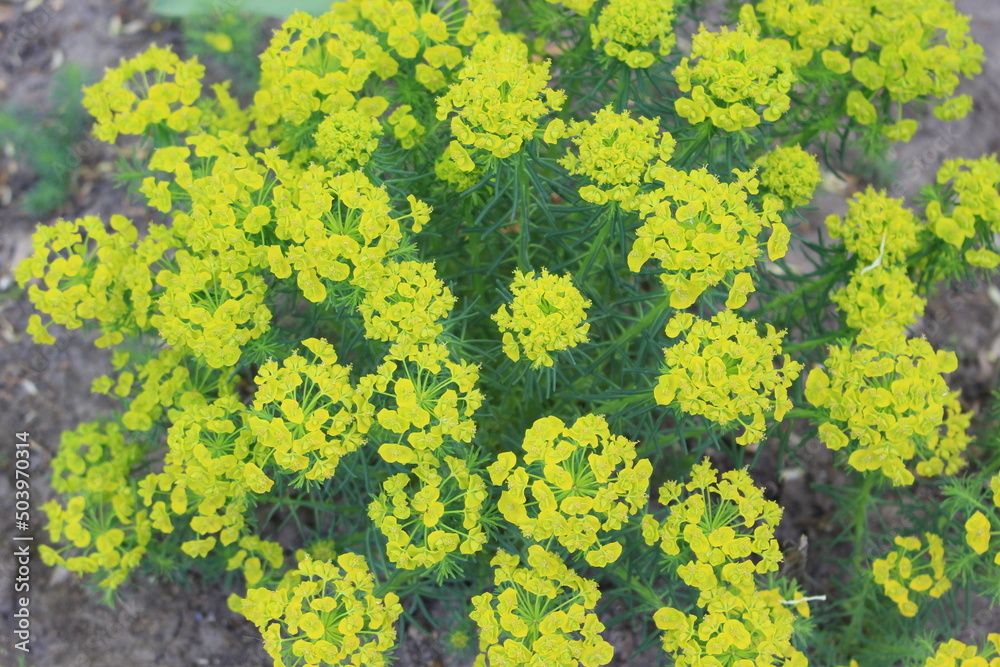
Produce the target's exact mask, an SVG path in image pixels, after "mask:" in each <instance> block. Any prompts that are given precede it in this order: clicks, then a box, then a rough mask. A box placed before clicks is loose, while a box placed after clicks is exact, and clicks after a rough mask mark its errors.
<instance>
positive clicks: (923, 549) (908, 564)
mask: <svg viewBox="0 0 1000 667" xmlns="http://www.w3.org/2000/svg"><path fill="white" fill-rule="evenodd" d="M924 540H925V541H926V544H924V542H922V541H921V540H920V538H919V537H916V536H910V537H903V536H901V535H897V536H896V539H895V543H896V549H895V550H893V551H890V552H889V553H888V554H887V555H886V557H885V558H879V559H876V560H875V562H874V563H872V573H873V574H874V575H875V583H877V584H879V585H881V586H882V588H883V589H884V590H885V594H886V595H887V596H889V598H890V599H891V600H892V601H893V602H895V603H896V605H897V606H898V607H899V613H901V614H902V615H903V616H915V615H916V613H917V610H918V608H919V607H918V605H917V603H916V602H914V601H913V600H911V599H910V593H911V592H913V593H914V594H916V595H918V597H923V596H924V595H926V596H928V597H932V598H939V597H941V596H942V595H943V594H944V592H945V591H947V590H948V589H949V588H951V580H950V579H948V577H947V576H945V562H944V542H942V540H941V538H940V536H938V535H935V534H934V533H924Z"/></svg>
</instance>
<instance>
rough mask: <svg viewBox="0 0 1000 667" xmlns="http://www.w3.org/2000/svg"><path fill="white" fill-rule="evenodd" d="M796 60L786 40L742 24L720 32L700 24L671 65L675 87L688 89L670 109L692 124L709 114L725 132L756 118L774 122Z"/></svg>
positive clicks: (752, 124) (793, 79) (785, 100)
mask: <svg viewBox="0 0 1000 667" xmlns="http://www.w3.org/2000/svg"><path fill="white" fill-rule="evenodd" d="M695 59H697V63H694V64H692V61H693V60H695ZM800 64H801V58H800V57H799V54H798V53H796V52H794V51H793V50H792V47H791V45H790V44H789V43H788V42H786V41H785V40H783V39H761V38H760V37H759V36H758V34H757V32H756V31H755V30H753V29H752V28H748V27H747V26H745V25H743V24H742V23H741V24H739V25H738V26H737V28H736V29H735V30H732V31H731V30H729V28H728V27H726V26H723V27H722V29H721V30H720V31H719V32H712V31H710V30H706V29H705V27H704V26H702V27H701V29H700V30H699V31H698V32H697V33H695V35H694V38H693V40H692V46H691V56H690V57H686V58H683V59H682V60H681V63H680V65H678V66H677V68H676V69H674V78H675V79H676V81H677V87H678V88H680V89H681V91H682V92H685V93H690V97H681V98H679V99H678V100H677V101H676V102H675V103H674V108H675V109H676V110H677V114H678V115H679V116H681V117H682V118H686V119H687V120H688V122H690V123H692V124H698V123H701V122H703V121H705V120H706V119H708V120H710V121H711V122H712V125H714V126H715V127H718V128H720V129H723V130H725V131H727V132H736V131H739V130H743V129H745V128H748V127H756V126H757V125H758V124H759V123H760V121H761V118H763V119H764V120H765V121H769V122H774V121H776V120H778V119H779V118H781V116H782V114H784V113H785V112H786V111H788V109H789V107H790V106H791V98H789V97H788V92H789V91H790V90H791V89H792V86H793V85H794V84H795V82H796V76H795V70H794V68H795V67H796V66H797V65H800ZM760 107H764V109H763V111H760V110H759V108H760Z"/></svg>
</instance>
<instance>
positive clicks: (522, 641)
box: [469, 544, 614, 667]
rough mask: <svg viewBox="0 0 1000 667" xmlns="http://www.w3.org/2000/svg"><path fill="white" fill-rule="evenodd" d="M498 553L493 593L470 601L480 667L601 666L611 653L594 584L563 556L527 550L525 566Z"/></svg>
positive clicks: (598, 594)
mask: <svg viewBox="0 0 1000 667" xmlns="http://www.w3.org/2000/svg"><path fill="white" fill-rule="evenodd" d="M520 563H521V559H520V558H519V557H518V556H515V555H511V554H508V553H507V552H505V551H502V550H501V551H498V552H497V555H496V556H495V557H494V558H493V560H492V562H491V564H492V565H493V567H494V568H495V571H494V582H495V584H496V587H497V588H496V590H495V591H494V592H493V593H483V594H481V595H477V596H475V597H473V598H472V606H473V610H472V612H471V613H470V614H469V617H470V618H471V619H472V620H473V621H475V622H476V625H478V626H479V650H480V652H481V653H480V656H479V658H478V659H477V661H476V664H477V665H481V666H482V667H488V666H495V667H499V665H529V664H544V665H556V664H565V663H566V662H567V661H569V662H571V663H573V664H579V665H582V666H583V667H600V665H606V664H608V663H609V662H611V658H612V657H613V656H614V648H613V647H612V646H611V644H609V643H607V642H606V641H604V638H603V637H601V635H600V632H601V631H602V630H604V625H603V624H602V623H601V622H600V620H598V618H597V615H596V614H594V611H593V610H594V607H595V605H596V604H597V601H598V600H599V599H600V596H601V593H600V591H599V590H598V588H597V582H595V581H591V580H589V579H584V578H582V577H581V576H580V575H578V574H577V573H576V572H574V571H573V570H571V569H570V568H568V567H567V566H566V565H565V563H563V560H562V558H561V557H559V556H558V555H556V554H553V553H550V552H548V551H546V550H545V549H543V548H542V547H541V546H539V545H537V544H532V545H531V546H529V547H528V559H527V564H526V565H524V566H522V565H520Z"/></svg>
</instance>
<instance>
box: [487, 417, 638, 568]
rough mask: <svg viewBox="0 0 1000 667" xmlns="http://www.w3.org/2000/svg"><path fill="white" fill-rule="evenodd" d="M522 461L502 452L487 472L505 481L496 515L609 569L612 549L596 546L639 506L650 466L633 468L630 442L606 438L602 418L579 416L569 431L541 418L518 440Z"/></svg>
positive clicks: (608, 544) (617, 550)
mask: <svg viewBox="0 0 1000 667" xmlns="http://www.w3.org/2000/svg"><path fill="white" fill-rule="evenodd" d="M524 451H525V456H524V461H523V465H522V466H516V467H515V465H516V462H517V457H516V456H515V455H514V454H513V453H512V452H503V453H501V454H500V455H499V456H498V457H497V461H496V462H495V463H494V464H493V465H491V466H490V467H489V468H488V470H489V472H490V478H491V480H492V481H493V483H494V484H496V485H499V484H502V483H503V482H505V481H506V482H507V489H506V490H505V491H504V492H503V494H502V495H501V497H500V502H499V505H498V507H499V509H500V512H501V513H502V514H503V515H504V518H506V519H507V520H508V521H510V522H511V523H512V524H514V525H516V526H517V527H519V528H520V529H521V532H522V533H524V535H525V536H526V537H528V538H529V539H531V540H534V541H536V542H543V541H545V540H547V539H550V538H553V537H554V538H556V539H557V540H558V541H559V543H560V544H561V545H562V546H564V547H565V548H566V549H567V550H569V551H582V552H584V553H585V554H586V558H587V562H589V563H590V564H591V565H593V566H595V567H603V566H604V565H606V564H608V563H610V562H614V561H615V560H617V558H618V556H619V555H620V554H621V550H622V546H621V544H619V543H618V542H613V541H607V540H606V539H602V535H601V534H602V533H603V532H605V531H614V530H618V529H620V528H621V527H622V526H623V525H624V524H625V522H626V521H627V520H628V517H629V516H630V515H632V514H635V513H636V511H638V510H639V508H640V507H641V506H642V505H644V504H645V502H646V489H647V487H648V485H649V476H650V474H651V473H652V466H651V465H650V463H649V461H647V460H645V459H643V460H641V461H638V462H636V461H635V443H632V442H629V441H628V440H626V439H625V438H623V437H621V436H612V435H611V433H610V432H609V431H608V424H607V422H606V421H605V420H604V418H603V417H599V416H594V415H584V416H583V417H580V418H579V419H577V420H576V422H575V423H574V424H573V425H572V426H567V425H566V424H565V423H563V421H562V420H561V419H559V418H558V417H543V418H541V419H539V420H538V421H536V422H535V423H534V425H532V427H531V428H529V429H528V430H527V432H526V433H525V434H524Z"/></svg>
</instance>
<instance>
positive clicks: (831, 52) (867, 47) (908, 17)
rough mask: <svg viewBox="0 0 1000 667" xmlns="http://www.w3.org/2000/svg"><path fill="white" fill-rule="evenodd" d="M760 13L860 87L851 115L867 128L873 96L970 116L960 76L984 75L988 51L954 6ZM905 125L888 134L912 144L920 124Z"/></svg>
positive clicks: (815, 7) (792, 0)
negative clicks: (928, 103) (927, 104)
mask: <svg viewBox="0 0 1000 667" xmlns="http://www.w3.org/2000/svg"><path fill="white" fill-rule="evenodd" d="M756 11H757V13H759V15H760V21H761V22H762V23H763V24H764V25H766V26H768V27H769V28H770V29H771V30H773V31H774V32H776V33H778V34H783V35H785V36H787V37H788V39H790V40H792V41H794V42H795V43H796V44H797V45H798V47H800V48H801V49H803V50H805V51H806V52H807V54H808V56H809V58H812V56H813V54H814V53H816V54H818V55H819V56H820V57H819V58H816V59H815V60H816V61H817V64H820V65H822V66H823V67H825V68H826V69H827V70H829V71H831V72H833V73H834V74H838V75H843V76H844V77H850V78H849V79H847V81H848V82H850V83H849V84H848V85H852V84H853V86H856V87H854V88H853V89H852V90H850V92H849V96H848V100H847V103H848V113H849V114H850V115H852V116H854V117H855V118H856V119H857V120H858V121H859V122H861V123H863V124H870V123H874V122H875V120H876V116H875V114H876V109H875V107H874V106H873V105H872V104H871V102H870V101H869V99H871V98H872V97H874V96H879V97H882V96H884V98H887V99H888V100H889V101H893V102H897V103H906V102H910V101H912V100H916V99H922V100H927V101H931V100H934V99H938V100H943V101H942V102H941V103H939V104H938V106H937V107H936V108H935V109H934V113H935V115H937V116H938V117H939V118H941V119H942V120H951V119H955V118H961V117H963V116H964V115H965V114H966V113H967V112H968V110H969V109H970V108H971V102H972V100H971V98H969V97H968V96H967V95H959V96H955V97H953V94H954V92H955V89H956V87H957V86H958V75H959V74H961V75H963V76H966V77H969V76H973V75H975V74H978V73H979V72H980V71H981V62H982V59H983V49H982V47H981V46H980V45H978V44H976V43H975V42H974V41H973V40H972V38H971V37H970V36H969V21H968V18H966V17H965V16H962V15H961V14H959V13H958V12H957V10H956V9H955V5H954V3H952V2H948V0H932V1H931V2H925V1H924V0H862V1H859V2H841V1H840V0H819V1H818V2H817V1H814V0H762V1H761V2H760V3H758V4H757V5H756ZM751 13H752V12H751ZM742 15H744V14H743V13H741V16H742ZM809 58H807V59H806V61H807V62H808V61H809ZM852 97H853V98H854V100H853V101H854V109H852V99H851V98H852ZM904 123H905V124H904V125H903V126H902V127H898V126H899V124H898V123H897V124H896V125H895V126H889V127H888V128H886V130H888V131H887V132H886V133H887V134H889V135H895V136H891V137H890V138H893V139H898V140H904V141H905V140H908V139H909V137H910V136H912V134H913V132H914V131H916V129H917V122H916V121H914V120H912V119H911V120H907V121H904Z"/></svg>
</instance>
